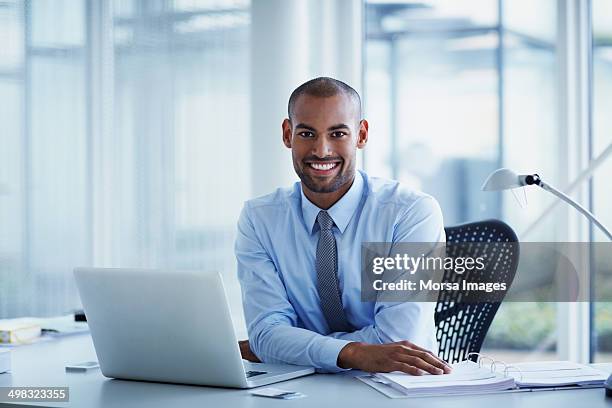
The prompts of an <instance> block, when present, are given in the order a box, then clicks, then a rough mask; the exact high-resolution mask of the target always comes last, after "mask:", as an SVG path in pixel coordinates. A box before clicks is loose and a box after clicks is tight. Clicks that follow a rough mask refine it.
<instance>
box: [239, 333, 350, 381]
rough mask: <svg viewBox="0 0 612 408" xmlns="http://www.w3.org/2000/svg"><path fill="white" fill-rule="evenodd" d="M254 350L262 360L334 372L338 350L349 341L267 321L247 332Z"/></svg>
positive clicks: (338, 369)
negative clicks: (264, 324)
mask: <svg viewBox="0 0 612 408" xmlns="http://www.w3.org/2000/svg"><path fill="white" fill-rule="evenodd" d="M249 341H250V346H251V349H252V350H253V352H254V353H255V354H256V355H257V357H259V359H261V360H262V361H263V362H265V363H288V364H296V365H304V366H311V367H315V368H317V369H320V370H322V371H327V372H336V371H341V370H342V369H341V368H339V367H338V366H337V361H338V354H339V353H340V350H342V349H343V348H344V347H345V346H346V345H347V344H348V343H349V341H347V340H342V339H335V338H332V337H327V336H323V335H320V334H318V333H315V332H313V331H310V330H306V329H302V328H299V327H292V326H288V325H286V324H267V325H266V326H264V327H262V328H258V327H256V328H254V329H251V330H250V334H249Z"/></svg>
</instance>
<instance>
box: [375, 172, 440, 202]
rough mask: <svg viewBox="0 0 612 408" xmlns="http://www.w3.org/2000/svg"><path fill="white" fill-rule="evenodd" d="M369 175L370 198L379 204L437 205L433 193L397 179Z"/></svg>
mask: <svg viewBox="0 0 612 408" xmlns="http://www.w3.org/2000/svg"><path fill="white" fill-rule="evenodd" d="M366 177H367V184H368V199H370V200H372V201H373V202H375V203H376V204H378V205H397V206H400V207H404V208H406V207H414V206H417V207H426V208H428V207H432V206H433V207H437V206H438V202H437V201H436V199H435V198H433V197H432V196H431V195H429V194H427V193H424V192H422V191H420V190H416V189H414V188H411V187H409V186H408V185H406V184H403V183H400V182H399V181H397V180H391V179H386V178H382V177H370V176H366Z"/></svg>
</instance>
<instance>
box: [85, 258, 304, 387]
mask: <svg viewBox="0 0 612 408" xmlns="http://www.w3.org/2000/svg"><path fill="white" fill-rule="evenodd" d="M74 275H75V278H76V283H77V287H78V289H79V293H80V295H81V301H82V303H83V308H84V309H85V314H86V316H87V321H88V323H89V328H90V330H91V336H92V338H93V343H94V347H95V349H96V354H97V356H98V361H99V363H100V369H101V370H102V374H104V375H105V376H106V377H112V378H121V379H129V380H143V381H159V382H170V383H180V384H196V385H210V386H220V387H232V388H252V387H258V386H261V385H266V384H271V383H275V382H279V381H285V380H289V379H291V378H296V377H300V376H304V375H308V374H311V373H313V372H314V370H313V368H312V367H301V366H293V365H280V364H256V363H250V362H248V361H243V360H242V358H241V356H240V349H239V347H238V342H237V339H236V334H235V333H234V328H233V325H232V319H231V315H230V311H229V306H228V303H227V299H226V296H225V290H224V288H223V281H222V280H221V275H219V273H203V272H189V271H162V270H145V269H99V268H77V269H75V271H74Z"/></svg>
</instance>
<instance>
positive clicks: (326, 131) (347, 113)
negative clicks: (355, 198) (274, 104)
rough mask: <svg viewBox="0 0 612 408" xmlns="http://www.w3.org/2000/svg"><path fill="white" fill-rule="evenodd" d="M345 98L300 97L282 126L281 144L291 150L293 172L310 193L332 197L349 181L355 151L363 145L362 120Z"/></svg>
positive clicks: (337, 96) (352, 103) (350, 180)
mask: <svg viewBox="0 0 612 408" xmlns="http://www.w3.org/2000/svg"><path fill="white" fill-rule="evenodd" d="M359 119H360V118H359V110H358V106H357V104H355V103H354V102H353V101H352V100H351V99H350V98H349V97H348V96H346V95H344V94H342V93H339V94H337V95H334V96H330V97H324V98H322V97H316V96H311V95H301V96H300V97H299V98H298V99H297V100H296V101H295V105H294V109H293V117H292V118H291V120H289V119H285V121H284V122H283V142H284V143H285V146H287V147H289V148H291V152H292V156H293V168H294V169H295V172H296V173H297V175H298V176H299V178H300V180H302V183H303V184H304V185H305V187H306V188H308V189H309V190H310V191H312V192H314V193H333V192H335V191H337V190H339V189H340V188H341V187H342V186H344V185H346V184H347V183H351V182H352V181H353V178H354V175H355V161H356V152H357V148H360V149H361V148H363V147H364V146H365V144H366V142H367V133H368V130H367V127H368V124H367V122H366V121H365V120H362V121H360V120H359Z"/></svg>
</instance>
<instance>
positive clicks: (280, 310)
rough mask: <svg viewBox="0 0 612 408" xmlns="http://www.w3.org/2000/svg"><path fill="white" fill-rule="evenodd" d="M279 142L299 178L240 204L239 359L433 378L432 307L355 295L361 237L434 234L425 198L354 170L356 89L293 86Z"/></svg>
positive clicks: (437, 226)
mask: <svg viewBox="0 0 612 408" xmlns="http://www.w3.org/2000/svg"><path fill="white" fill-rule="evenodd" d="M288 115H289V117H288V118H287V119H285V120H284V121H283V124H282V130H283V143H284V144H285V146H286V147H287V148H289V149H291V153H292V157H293V167H294V170H295V172H296V173H297V175H298V176H299V178H300V180H301V182H297V183H295V185H294V186H293V187H291V188H286V189H283V188H281V189H278V190H276V191H275V192H273V193H272V194H269V195H266V196H264V197H260V198H256V199H254V200H250V201H247V202H246V203H245V206H244V209H243V210H242V214H241V215H240V220H239V221H238V236H237V239H236V247H235V249H236V258H237V261H238V277H239V280H240V284H241V287H242V297H243V305H244V313H245V317H246V321H247V325H248V332H249V341H245V342H241V344H240V347H241V351H242V354H243V357H244V358H246V359H249V360H253V361H257V360H262V361H264V362H266V363H289V364H298V365H307V366H313V367H316V368H317V369H319V370H320V371H327V372H336V371H341V370H343V369H350V368H356V369H361V370H364V371H370V372H390V371H403V372H406V373H409V374H414V375H419V374H423V373H425V372H429V373H432V374H442V373H444V372H449V371H450V367H449V366H448V365H447V364H446V363H445V362H444V361H442V360H441V359H439V358H438V357H437V356H436V354H435V353H433V352H431V351H430V350H435V349H436V348H437V346H436V340H435V328H434V306H435V305H434V304H433V303H416V302H405V303H384V302H362V301H361V295H360V289H361V271H360V266H361V265H360V264H361V243H362V242H393V243H395V242H441V241H444V239H445V237H444V228H443V222H442V214H441V211H440V207H439V206H438V203H437V202H436V201H435V200H434V199H433V198H432V197H430V196H428V195H426V194H423V193H420V192H417V191H413V190H409V189H407V188H405V187H403V186H401V185H400V184H399V183H397V182H395V181H390V180H384V179H379V178H374V177H369V176H368V175H367V174H366V173H364V172H361V171H356V155H357V149H363V148H364V147H365V146H366V143H367V141H368V122H367V121H366V120H365V119H362V117H361V100H360V97H359V94H358V93H357V92H356V91H355V90H354V89H353V88H351V87H350V86H349V85H347V84H345V83H343V82H341V81H338V80H335V79H332V78H325V77H322V78H316V79H313V80H311V81H308V82H306V83H304V84H302V85H301V86H299V87H298V88H297V89H295V90H294V91H293V93H292V94H291V97H290V98H289V107H288Z"/></svg>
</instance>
